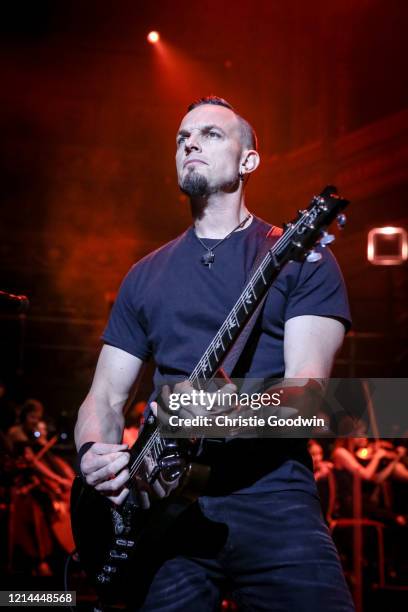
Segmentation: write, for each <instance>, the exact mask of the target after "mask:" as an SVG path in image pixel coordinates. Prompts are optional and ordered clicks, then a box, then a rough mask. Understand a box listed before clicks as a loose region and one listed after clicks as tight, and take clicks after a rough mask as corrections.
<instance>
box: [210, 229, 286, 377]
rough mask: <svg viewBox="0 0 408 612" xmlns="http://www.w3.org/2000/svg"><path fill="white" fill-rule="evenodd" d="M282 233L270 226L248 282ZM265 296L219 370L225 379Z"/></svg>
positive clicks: (245, 340)
mask: <svg viewBox="0 0 408 612" xmlns="http://www.w3.org/2000/svg"><path fill="white" fill-rule="evenodd" d="M282 233H283V230H282V229H281V228H280V227H275V226H274V225H272V227H271V228H270V230H269V231H268V233H267V234H266V236H265V239H264V241H263V242H262V244H261V245H260V247H259V249H258V252H257V254H256V257H255V261H254V263H253V265H252V268H251V270H250V272H249V275H248V280H249V279H250V278H251V277H252V275H253V274H254V273H255V271H256V269H257V268H258V267H259V266H260V264H261V261H262V260H263V258H264V257H265V255H266V253H267V252H268V251H269V250H270V249H271V248H272V247H273V246H274V244H275V243H276V242H277V240H278V239H279V238H280V237H281V235H282ZM267 296H268V291H267V292H266V293H265V295H264V296H263V298H262V300H261V301H260V302H259V304H258V306H257V307H256V309H255V310H254V312H253V313H252V315H251V316H250V318H249V319H248V321H247V322H246V324H245V325H244V328H243V329H242V331H241V333H240V335H239V336H238V338H237V340H236V341H235V343H234V344H233V346H232V348H231V350H230V351H229V353H228V355H227V356H226V358H225V359H224V361H223V363H222V368H221V369H222V372H223V374H224V375H225V376H226V378H230V377H231V375H232V372H233V371H234V368H235V366H236V365H237V363H238V360H239V358H240V357H241V355H242V352H243V350H244V348H245V346H246V344H247V342H248V338H249V336H250V335H251V332H252V330H253V329H254V326H255V323H256V321H257V319H258V317H259V315H260V314H261V311H262V308H263V305H264V303H265V300H266V298H267Z"/></svg>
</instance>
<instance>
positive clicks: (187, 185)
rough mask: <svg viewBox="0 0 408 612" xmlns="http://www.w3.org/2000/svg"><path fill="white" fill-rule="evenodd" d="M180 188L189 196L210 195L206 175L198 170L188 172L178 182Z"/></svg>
mask: <svg viewBox="0 0 408 612" xmlns="http://www.w3.org/2000/svg"><path fill="white" fill-rule="evenodd" d="M180 189H181V191H182V192H183V193H185V194H187V195H188V196H190V197H200V198H202V197H204V196H206V195H210V190H209V187H208V181H207V179H206V177H205V176H203V175H202V174H199V173H198V172H188V173H187V175H186V176H185V177H184V179H183V181H182V182H181V184H180Z"/></svg>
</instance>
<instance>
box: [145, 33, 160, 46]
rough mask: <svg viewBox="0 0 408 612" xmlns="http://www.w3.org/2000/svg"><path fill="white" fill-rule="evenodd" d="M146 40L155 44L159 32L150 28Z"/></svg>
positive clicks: (158, 37)
mask: <svg viewBox="0 0 408 612" xmlns="http://www.w3.org/2000/svg"><path fill="white" fill-rule="evenodd" d="M147 40H148V41H149V43H150V44H152V45H155V44H156V43H157V42H159V40H160V34H159V33H158V32H156V31H155V30H152V31H151V32H149V33H148V35H147Z"/></svg>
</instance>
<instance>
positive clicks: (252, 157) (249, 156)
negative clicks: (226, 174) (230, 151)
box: [240, 149, 261, 175]
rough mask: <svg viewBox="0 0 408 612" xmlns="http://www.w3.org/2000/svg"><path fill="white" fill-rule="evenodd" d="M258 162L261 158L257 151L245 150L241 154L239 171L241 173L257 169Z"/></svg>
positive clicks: (249, 172)
mask: <svg viewBox="0 0 408 612" xmlns="http://www.w3.org/2000/svg"><path fill="white" fill-rule="evenodd" d="M260 163H261V158H260V157H259V153H258V151H255V150H254V149H250V150H249V151H245V152H244V153H243V155H242V161H241V165H240V173H242V174H243V175H245V174H251V172H254V170H256V169H257V167H258V166H259V164H260Z"/></svg>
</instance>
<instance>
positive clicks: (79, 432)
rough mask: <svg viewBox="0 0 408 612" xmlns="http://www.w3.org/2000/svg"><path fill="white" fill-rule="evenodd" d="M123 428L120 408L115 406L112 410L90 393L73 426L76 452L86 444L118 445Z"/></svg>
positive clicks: (101, 399) (103, 399)
mask: <svg viewBox="0 0 408 612" xmlns="http://www.w3.org/2000/svg"><path fill="white" fill-rule="evenodd" d="M123 403H124V402H123ZM123 427H124V417H123V414H122V411H121V407H120V406H115V409H113V408H112V406H111V405H110V404H109V402H108V401H107V400H106V399H105V398H101V397H95V396H94V395H93V394H92V392H90V393H89V394H88V395H87V397H86V398H85V401H84V402H83V404H82V405H81V407H80V409H79V413H78V419H77V423H76V425H75V444H76V447H77V450H79V449H80V448H81V446H82V445H83V444H85V443H86V442H105V443H108V444H120V442H121V440H122V435H123Z"/></svg>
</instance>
